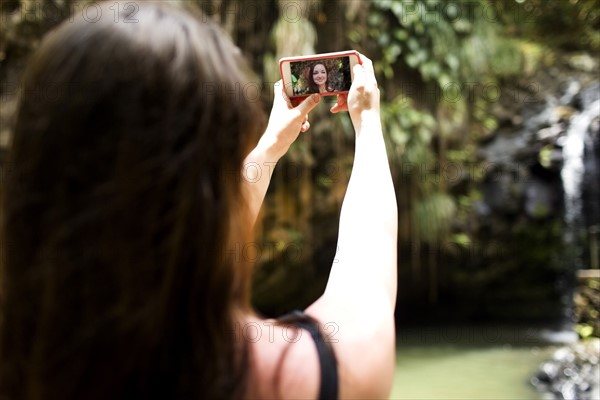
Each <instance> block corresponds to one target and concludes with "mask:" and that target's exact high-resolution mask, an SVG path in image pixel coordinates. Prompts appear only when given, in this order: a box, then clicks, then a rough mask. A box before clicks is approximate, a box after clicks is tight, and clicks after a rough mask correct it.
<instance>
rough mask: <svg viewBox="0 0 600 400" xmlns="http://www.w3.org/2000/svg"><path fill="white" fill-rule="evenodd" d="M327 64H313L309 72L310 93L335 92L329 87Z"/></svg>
mask: <svg viewBox="0 0 600 400" xmlns="http://www.w3.org/2000/svg"><path fill="white" fill-rule="evenodd" d="M328 74H329V73H328V71H327V68H326V67H325V64H321V63H315V64H312V65H311V67H310V70H309V72H308V76H309V79H308V87H309V91H308V92H309V93H327V92H333V88H332V87H331V86H329V85H328V82H327V81H328V79H329V75H328Z"/></svg>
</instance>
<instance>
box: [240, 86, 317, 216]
mask: <svg viewBox="0 0 600 400" xmlns="http://www.w3.org/2000/svg"><path fill="white" fill-rule="evenodd" d="M273 89H274V90H273V91H274V99H273V108H272V109H271V115H270V117H269V124H268V126H267V129H266V131H265V133H264V134H263V136H262V137H261V138H260V140H259V142H258V145H257V146H256V147H255V148H254V149H253V150H252V151H251V152H250V154H248V156H247V157H246V159H245V160H244V163H243V165H242V172H241V173H242V190H243V193H244V196H245V198H246V201H247V204H248V208H249V214H250V215H249V218H250V221H251V223H252V224H254V223H255V222H256V218H257V217H258V213H259V212H260V208H261V206H262V203H263V201H264V199H265V194H266V193H267V189H268V188H269V182H271V175H272V174H273V169H274V168H275V165H276V164H277V162H278V161H279V159H280V158H281V157H282V156H283V155H284V154H285V153H286V152H287V151H288V149H289V148H290V146H291V144H292V143H294V141H295V140H296V138H298V135H299V134H300V132H306V131H307V130H308V129H309V128H310V123H309V122H308V113H309V112H310V111H311V110H312V109H313V108H315V106H316V105H317V104H318V103H319V99H320V97H319V95H313V96H311V97H309V98H307V99H306V100H304V101H303V102H302V103H300V104H299V105H298V106H297V107H292V105H291V103H290V100H289V99H288V97H287V96H286V95H285V92H284V91H283V85H282V84H281V81H279V82H277V83H275V85H274V87H273Z"/></svg>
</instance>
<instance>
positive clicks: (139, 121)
mask: <svg viewBox="0 0 600 400" xmlns="http://www.w3.org/2000/svg"><path fill="white" fill-rule="evenodd" d="M113 4H114V2H109V3H104V4H101V7H102V11H103V15H102V18H101V19H100V20H98V21H95V20H93V21H90V18H91V16H89V15H88V16H87V21H86V18H83V17H80V18H79V19H75V20H74V21H66V22H65V23H63V24H62V25H61V26H60V27H59V28H58V29H56V30H55V31H53V32H51V33H50V34H49V35H48V36H47V37H46V38H45V40H44V41H43V42H42V44H41V47H40V48H39V50H38V51H37V52H36V54H35V55H34V56H33V58H32V59H31V61H30V64H29V66H28V69H27V71H26V74H25V78H24V84H23V97H22V99H21V101H20V105H19V110H18V116H17V122H16V126H15V132H14V140H13V143H12V148H11V150H10V154H9V160H8V165H7V166H5V177H6V180H5V187H4V190H3V193H4V198H3V199H2V200H3V214H4V221H3V224H2V230H1V235H2V245H3V247H4V249H3V250H4V254H3V255H4V257H3V259H2V269H1V291H0V299H1V304H0V307H1V314H0V318H1V325H0V398H3V399H11V400H12V399H15V400H16V399H19V400H20V399H77V400H81V399H86V400H90V399H102V400H108V399H111V400H114V399H134V398H144V399H150V398H160V399H192V398H209V399H219V398H236V397H240V396H242V395H243V393H244V390H245V386H244V383H245V382H246V379H247V370H248V349H247V348H246V346H245V344H244V343H243V342H236V340H235V339H236V335H235V334H234V332H233V329H234V328H233V327H234V324H235V323H236V321H238V320H239V316H240V313H241V312H245V310H247V309H248V307H249V291H250V273H251V271H250V269H251V268H250V267H249V266H248V265H246V264H245V263H244V262H243V261H244V260H243V258H242V257H240V256H239V254H237V253H236V252H235V249H236V248H239V245H240V243H241V242H243V241H245V240H249V238H250V235H251V232H250V228H249V224H247V223H246V219H245V218H246V217H247V216H246V215H245V208H244V203H243V201H242V198H241V189H240V179H239V171H240V170H241V164H242V161H243V158H244V156H245V155H246V154H247V152H248V151H249V149H250V146H251V144H252V143H255V142H256V140H257V138H258V135H259V134H260V132H262V129H263V128H264V122H265V118H264V113H263V110H262V107H261V104H259V103H257V102H252V101H248V100H247V99H246V98H244V96H243V94H244V91H243V88H244V84H245V82H247V81H246V79H247V76H248V75H247V68H246V67H245V64H244V62H243V61H242V60H241V56H240V54H239V50H237V48H235V47H234V46H233V45H232V44H231V43H230V42H229V41H228V40H227V39H226V38H225V36H224V34H223V33H222V32H221V31H220V30H219V29H218V28H217V27H215V26H214V25H213V24H211V23H210V22H208V20H207V19H206V18H204V17H203V16H202V15H200V14H196V15H195V16H193V15H190V12H191V10H187V11H183V10H180V9H177V8H172V7H165V6H161V5H155V4H144V2H136V3H135V5H136V6H137V7H139V10H137V11H136V12H135V13H132V12H133V11H134V10H131V9H128V7H126V6H125V7H124V5H123V4H121V5H120V7H121V8H120V10H121V13H120V14H118V15H115V14H114V10H115V8H116V7H114V6H113ZM129 4H132V3H129ZM110 6H113V8H110V9H109V7H110ZM126 20H129V22H130V23H128V21H126ZM2 395H3V396H4V397H2Z"/></svg>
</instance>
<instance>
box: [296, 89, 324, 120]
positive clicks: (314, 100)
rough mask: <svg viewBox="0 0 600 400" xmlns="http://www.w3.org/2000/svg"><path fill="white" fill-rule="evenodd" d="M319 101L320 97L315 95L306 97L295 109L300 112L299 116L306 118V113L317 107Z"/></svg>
mask: <svg viewBox="0 0 600 400" xmlns="http://www.w3.org/2000/svg"><path fill="white" fill-rule="evenodd" d="M320 101H321V96H319V95H318V94H316V93H315V94H313V95H311V96H308V97H307V98H306V99H305V100H304V101H303V102H302V103H300V104H299V105H298V107H296V109H297V110H298V111H300V115H302V116H303V117H306V116H307V115H308V113H309V112H311V111H312V109H313V108H315V107H316V106H317V104H319V102H320Z"/></svg>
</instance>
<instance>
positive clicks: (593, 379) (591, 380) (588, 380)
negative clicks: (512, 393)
mask: <svg viewBox="0 0 600 400" xmlns="http://www.w3.org/2000/svg"><path fill="white" fill-rule="evenodd" d="M599 359H600V339H593V340H589V341H586V342H579V343H576V344H574V345H571V346H566V347H561V348H560V349H558V350H556V351H555V352H554V354H553V355H552V358H551V359H550V360H548V361H546V362H544V363H542V364H541V365H540V367H539V370H538V372H537V374H536V375H535V376H534V377H533V378H531V381H530V382H531V384H532V385H533V386H534V387H536V388H537V389H538V390H539V391H540V392H542V393H544V394H545V395H546V396H545V397H544V398H549V399H564V400H571V399H572V400H588V399H589V400H595V399H600V364H599Z"/></svg>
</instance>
